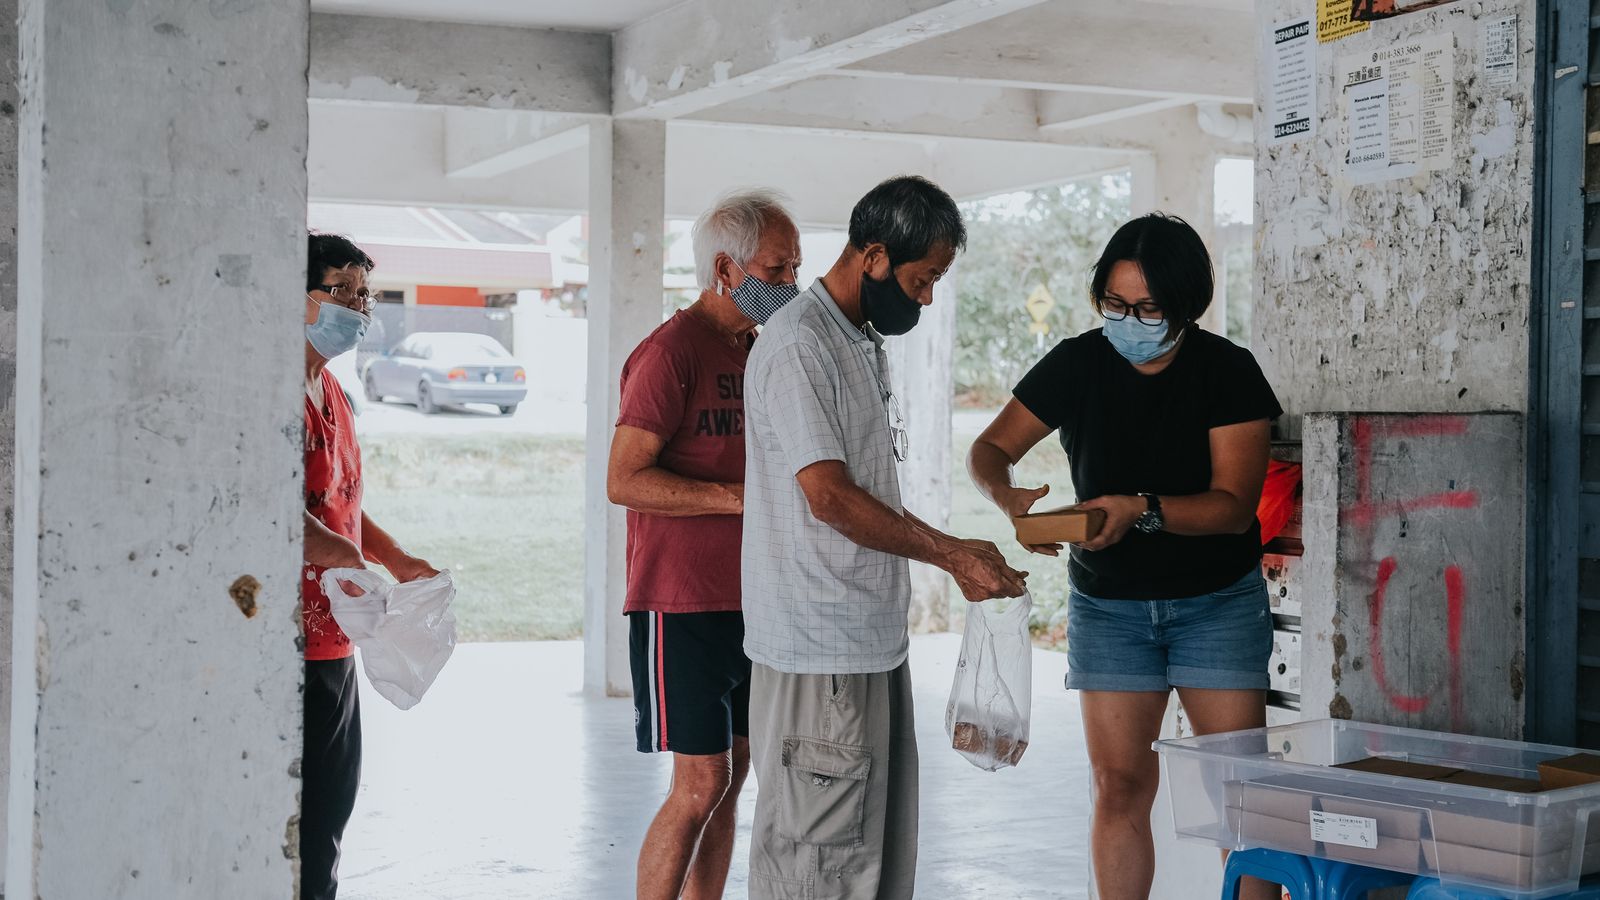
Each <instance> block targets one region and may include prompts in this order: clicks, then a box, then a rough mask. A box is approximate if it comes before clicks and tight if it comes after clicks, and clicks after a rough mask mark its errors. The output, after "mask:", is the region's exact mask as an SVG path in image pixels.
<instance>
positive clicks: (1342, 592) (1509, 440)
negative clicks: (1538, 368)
mask: <svg viewBox="0 0 1600 900" xmlns="http://www.w3.org/2000/svg"><path fill="white" fill-rule="evenodd" d="M1522 434H1523V427H1522V417H1521V416H1520V415H1519V414H1516V413H1478V414H1363V413H1348V414H1345V413H1338V414H1334V413H1311V414H1308V415H1307V416H1306V420H1305V436H1304V442H1303V444H1302V452H1303V458H1304V461H1305V502H1304V507H1303V514H1302V527H1303V533H1304V534H1306V535H1307V536H1308V537H1310V536H1314V537H1313V539H1310V540H1307V541H1306V553H1305V557H1304V558H1303V560H1302V563H1303V565H1302V567H1301V570H1300V576H1299V582H1300V584H1301V586H1302V587H1303V594H1304V596H1305V598H1306V600H1305V602H1304V605H1303V607H1302V616H1301V627H1302V630H1303V632H1302V642H1301V646H1302V648H1303V653H1304V654H1305V655H1304V659H1303V660H1302V665H1301V668H1302V671H1303V672H1304V673H1306V675H1307V677H1306V678H1305V679H1304V680H1303V681H1302V693H1301V703H1302V707H1301V708H1302V709H1303V710H1304V713H1305V715H1307V716H1309V717H1313V718H1317V717H1322V716H1331V717H1333V718H1340V719H1349V718H1354V719H1358V720H1360V721H1363V722H1380V723H1386V724H1392V725H1405V726H1409V727H1414V728H1429V729H1437V730H1443V731H1453V732H1458V733H1464V734H1478V735H1487V736H1491V737H1511V738H1514V737H1517V736H1519V735H1520V732H1521V729H1522V718H1523V702H1522V695H1523V691H1522V678H1523V675H1522V668H1523V642H1524V620H1523V604H1522V602H1521V597H1522V558H1523V487H1522V472H1523V467H1522V454H1523V441H1522ZM1317 673H1328V677H1312V676H1315V675H1316V674H1317Z"/></svg>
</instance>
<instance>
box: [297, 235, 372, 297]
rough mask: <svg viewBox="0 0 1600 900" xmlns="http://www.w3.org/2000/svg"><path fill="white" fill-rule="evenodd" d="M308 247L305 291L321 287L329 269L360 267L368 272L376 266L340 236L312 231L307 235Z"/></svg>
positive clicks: (370, 259)
mask: <svg viewBox="0 0 1600 900" xmlns="http://www.w3.org/2000/svg"><path fill="white" fill-rule="evenodd" d="M307 238H308V239H309V246H308V248H307V251H306V290H308V291H314V290H316V289H317V288H319V287H322V279H323V277H324V276H325V275H327V273H328V270H329V269H342V268H344V267H345V266H360V267H361V268H363V269H366V270H367V271H368V272H371V271H372V267H373V266H375V265H377V263H374V262H373V261H372V257H370V256H368V255H367V254H366V253H364V252H362V250H361V248H360V247H357V246H356V245H355V242H353V241H351V240H350V239H349V238H347V237H345V236H344V235H342V234H322V233H320V232H316V231H312V232H309V233H308V234H307Z"/></svg>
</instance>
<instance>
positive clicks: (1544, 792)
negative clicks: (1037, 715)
mask: <svg viewBox="0 0 1600 900" xmlns="http://www.w3.org/2000/svg"><path fill="white" fill-rule="evenodd" d="M1156 749H1157V750H1158V751H1159V752H1160V753H1161V759H1162V764H1163V766H1164V768H1165V777H1166V780H1167V785H1168V788H1169V790H1170V791H1171V793H1172V810H1173V820H1174V825H1175V827H1176V828H1177V832H1178V834H1179V835H1180V836H1182V837H1185V838H1190V839H1194V840H1200V841H1206V842H1208V843H1212V844H1215V845H1217V846H1218V847H1224V848H1227V849H1232V850H1244V849H1249V848H1254V847H1268V848H1272V849H1276V850H1286V851H1289V852H1291V853H1299V854H1302V855H1305V856H1318V857H1323V858H1327V859H1336V860H1341V861H1344V862H1353V863H1357V864H1360V865H1367V866H1375V867H1378V868H1384V869H1392V870H1395V871H1401V872H1411V873H1416V874H1420V875H1433V876H1436V877H1438V878H1439V879H1440V880H1442V881H1444V882H1445V883H1447V884H1452V885H1456V886H1461V887H1473V888H1478V889H1480V890H1482V891H1484V892H1486V893H1491V894H1499V895H1504V896H1507V897H1516V898H1542V897H1553V896H1557V895H1560V894H1564V893H1567V892H1570V891H1572V890H1574V889H1576V888H1577V886H1578V882H1579V880H1580V879H1581V878H1582V877H1583V876H1584V875H1586V874H1592V873H1595V872H1600V821H1596V822H1595V824H1594V827H1591V826H1590V817H1591V816H1593V815H1594V813H1595V812H1596V811H1600V781H1597V782H1594V783H1589V784H1580V785H1577V786H1573V787H1556V788H1555V789H1549V785H1551V784H1555V783H1558V781H1557V780H1556V779H1554V778H1552V777H1551V776H1550V772H1549V771H1548V767H1547V770H1546V772H1545V776H1546V782H1545V785H1543V786H1541V785H1539V784H1538V783H1537V781H1538V780H1539V779H1540V777H1541V770H1540V764H1541V763H1547V764H1549V763H1552V762H1553V761H1556V760H1558V759H1560V758H1562V757H1568V756H1570V755H1571V754H1573V753H1575V752H1576V751H1573V750H1570V749H1566V748H1562V747H1551V746H1545V745H1539V744H1525V743H1520V742H1516V741H1501V740H1492V739H1489V738H1478V737H1468V736H1464V735H1454V734H1441V733H1438V732H1431V731H1417V730H1414V729H1409V728H1393V727H1389V726H1384V725H1368V724H1364V723H1361V722H1349V721H1343V720H1336V719H1320V720H1316V721H1310V722H1300V723H1297V724H1294V725H1284V726H1279V727H1274V728H1259V729H1254V730H1251V731H1236V732H1229V733H1227V734H1215V735H1208V736H1204V737H1194V738H1185V739H1182V740H1172V741H1161V742H1159V743H1157V744H1156ZM1587 761H1588V760H1587V759H1585V760H1583V762H1587ZM1348 764H1355V765H1357V766H1359V767H1360V768H1334V767H1335V766H1341V765H1348ZM1556 765H1557V766H1560V765H1562V763H1556ZM1391 772H1405V773H1406V774H1407V775H1408V776H1412V777H1402V776H1401V775H1398V774H1390V773H1391ZM1480 785H1492V786H1480Z"/></svg>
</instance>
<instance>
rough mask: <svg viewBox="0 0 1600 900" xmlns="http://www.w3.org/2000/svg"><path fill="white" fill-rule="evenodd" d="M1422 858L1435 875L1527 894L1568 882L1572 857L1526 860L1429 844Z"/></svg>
mask: <svg viewBox="0 0 1600 900" xmlns="http://www.w3.org/2000/svg"><path fill="white" fill-rule="evenodd" d="M1422 855H1423V858H1424V859H1425V860H1426V862H1427V864H1428V869H1429V870H1430V871H1433V872H1443V873H1447V874H1450V875H1454V876H1456V877H1458V878H1470V879H1473V880H1475V881H1486V882H1489V883H1491V884H1495V885H1498V886H1503V887H1509V888H1519V889H1522V890H1528V889H1530V888H1532V887H1533V886H1534V885H1536V884H1550V883H1552V882H1559V881H1560V880H1561V879H1563V878H1565V877H1566V874H1567V864H1568V862H1569V859H1568V857H1569V855H1570V854H1567V853H1550V854H1545V855H1543V856H1524V855H1522V854H1519V853H1505V852H1502V851H1499V850H1488V849H1485V848H1483V847H1465V846H1462V845H1460V844H1447V843H1445V842H1443V841H1439V842H1437V843H1435V842H1433V841H1428V842H1426V843H1424V844H1423V846H1422Z"/></svg>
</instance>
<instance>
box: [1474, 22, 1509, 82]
mask: <svg viewBox="0 0 1600 900" xmlns="http://www.w3.org/2000/svg"><path fill="white" fill-rule="evenodd" d="M1482 49H1483V80H1484V82H1485V83H1486V84H1488V85H1489V86H1490V87H1508V86H1510V85H1513V84H1516V83H1517V17H1516V16H1502V17H1500V18H1498V19H1490V20H1488V21H1486V22H1484V23H1483V48H1482Z"/></svg>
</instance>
